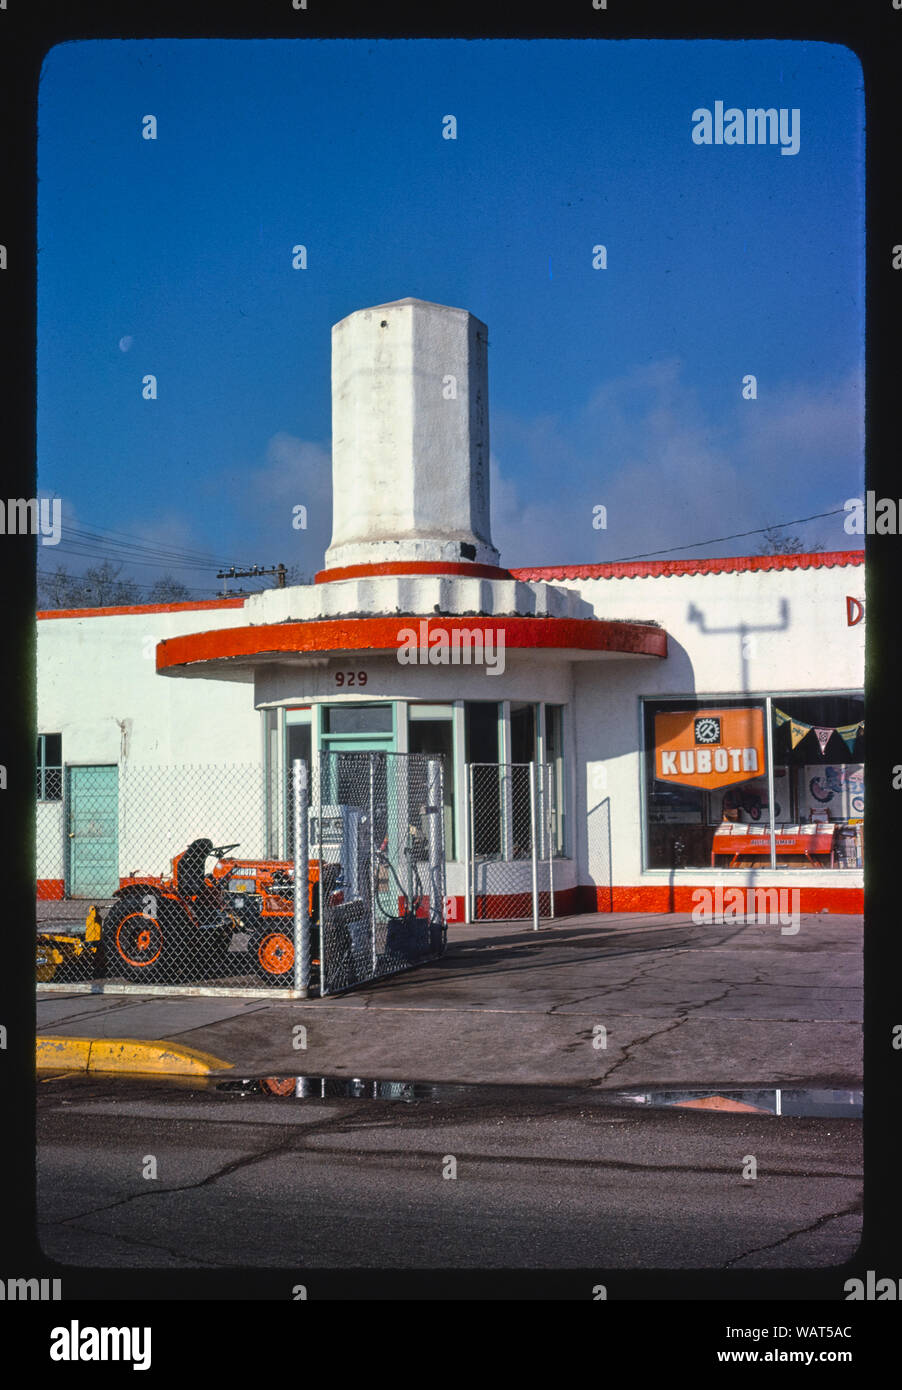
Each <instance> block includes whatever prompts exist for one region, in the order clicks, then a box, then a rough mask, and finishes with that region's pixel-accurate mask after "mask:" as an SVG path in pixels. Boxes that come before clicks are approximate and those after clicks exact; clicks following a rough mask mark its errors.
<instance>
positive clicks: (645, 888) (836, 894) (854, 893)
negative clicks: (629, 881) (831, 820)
mask: <svg viewBox="0 0 902 1390" xmlns="http://www.w3.org/2000/svg"><path fill="white" fill-rule="evenodd" d="M715 886H716V885H714V884H704V885H699V887H703V888H704V891H705V892H710V891H711V890H712V888H714V887H715ZM748 886H749V887H755V888H781V887H782V888H786V886H787V885H786V884H785V883H783V884H781V883H779V882H778V881H776V880H775V881H774V882H773V883H768V884H764V883H756V884H754V885H752V884H750V885H748ZM723 887H724V891H726V890H727V889H729V888H734V887H742V888H743V889H744V888H745V885H740V884H732V883H727V884H724V885H723ZM581 891H582V892H583V894H584V895H585V897H584V905H583V906H582V908H581V909H577V910H578V911H579V910H581V911H583V912H691V911H692V909H693V908H694V907H695V906H696V904H697V901H698V900H697V899H694V898H693V894H694V893H696V892H698V891H699V888H698V887H695V886H693V885H691V884H688V883H677V884H673V885H671V884H669V883H654V884H652V883H645V884H642V885H641V886H639V887H636V888H624V887H614V888H598V887H591V886H590V887H588V888H584V889H582V890H581ZM798 892H799V911H800V912H824V911H826V912H846V913H852V914H857V913H862V912H864V889H863V888H813V887H812V888H802V887H799V889H798Z"/></svg>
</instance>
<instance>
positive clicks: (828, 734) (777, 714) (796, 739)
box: [774, 705, 864, 757]
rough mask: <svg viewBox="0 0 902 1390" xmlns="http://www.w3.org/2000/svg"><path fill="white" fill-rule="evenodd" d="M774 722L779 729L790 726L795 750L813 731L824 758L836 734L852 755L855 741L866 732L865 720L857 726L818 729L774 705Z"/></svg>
mask: <svg viewBox="0 0 902 1390" xmlns="http://www.w3.org/2000/svg"><path fill="white" fill-rule="evenodd" d="M774 720H775V722H776V725H777V728H778V729H779V728H780V727H781V726H782V725H783V724H788V725H789V738H790V742H791V744H792V746H793V748H796V747H798V745H799V744H800V743H801V742H802V739H803V738H805V737H806V736H807V735H808V734H810V733H811V731H812V729H813V730H814V732H815V734H816V735H817V741H818V743H819V744H820V748H821V757H823V755H824V752H825V750H826V747H827V744H828V743H829V742H830V739H831V738H832V737H833V735H834V734H839V736H840V738H841V739H842V740H843V741H844V743H845V745H846V747H847V748H848V750H849V752H850V753H851V752H852V751H853V749H854V747H855V740H856V739H857V738H858V735H859V734H861V733H863V732H864V720H863V719H859V720H858V722H857V723H856V724H838V725H836V727H835V728H832V729H824V728H818V727H817V725H815V724H804V723H803V722H802V720H801V719H793V717H792V715H791V714H787V713H786V711H785V710H782V709H777V707H776V705H774Z"/></svg>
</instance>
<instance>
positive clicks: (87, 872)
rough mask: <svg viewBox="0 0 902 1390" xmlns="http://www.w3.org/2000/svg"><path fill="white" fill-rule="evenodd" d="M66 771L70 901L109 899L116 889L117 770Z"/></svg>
mask: <svg viewBox="0 0 902 1390" xmlns="http://www.w3.org/2000/svg"><path fill="white" fill-rule="evenodd" d="M66 771H67V784H68V785H67V793H68V794H67V804H68V823H67V827H66V828H67V835H68V846H69V854H68V873H67V876H66V877H67V881H66V893H67V895H68V897H70V898H109V897H112V895H113V893H114V892H115V891H116V889H117V888H118V887H119V769H118V767H115V766H112V767H70V768H67V769H66Z"/></svg>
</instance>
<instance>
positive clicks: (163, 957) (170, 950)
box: [103, 895, 188, 984]
mask: <svg viewBox="0 0 902 1390" xmlns="http://www.w3.org/2000/svg"><path fill="white" fill-rule="evenodd" d="M152 911H153V915H150V912H151V909H150V908H145V901H144V897H143V896H142V897H139V896H137V895H135V896H130V897H128V898H125V899H121V900H120V901H119V902H117V903H116V904H115V905H114V906H113V907H112V908H111V909H110V911H109V912H108V913H107V916H106V920H105V921H104V924H103V951H104V962H105V966H106V971H107V975H108V976H111V977H115V976H117V975H119V976H124V977H125V979H126V980H130V981H132V982H133V983H135V984H156V983H157V982H158V981H161V980H163V981H165V982H166V983H168V984H174V983H175V982H176V981H177V979H178V978H179V973H180V968H182V967H183V966H184V963H185V957H184V952H185V946H186V927H187V926H188V923H187V919H186V918H185V915H184V913H183V912H182V911H181V909H180V908H179V907H178V905H177V904H176V903H171V902H167V901H166V900H165V899H161V898H159V897H157V898H156V901H155V902H154V904H153V909H152Z"/></svg>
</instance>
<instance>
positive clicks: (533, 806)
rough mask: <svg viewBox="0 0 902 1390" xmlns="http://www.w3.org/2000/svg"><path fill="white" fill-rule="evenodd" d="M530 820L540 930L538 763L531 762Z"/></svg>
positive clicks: (535, 905) (536, 916)
mask: <svg viewBox="0 0 902 1390" xmlns="http://www.w3.org/2000/svg"><path fill="white" fill-rule="evenodd" d="M529 821H530V830H531V834H530V839H531V841H532V929H533V931H538V930H539V845H538V839H539V837H538V834H537V831H538V828H539V827H538V825H537V823H536V765H535V763H534V762H532V763H530V764H529Z"/></svg>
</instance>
